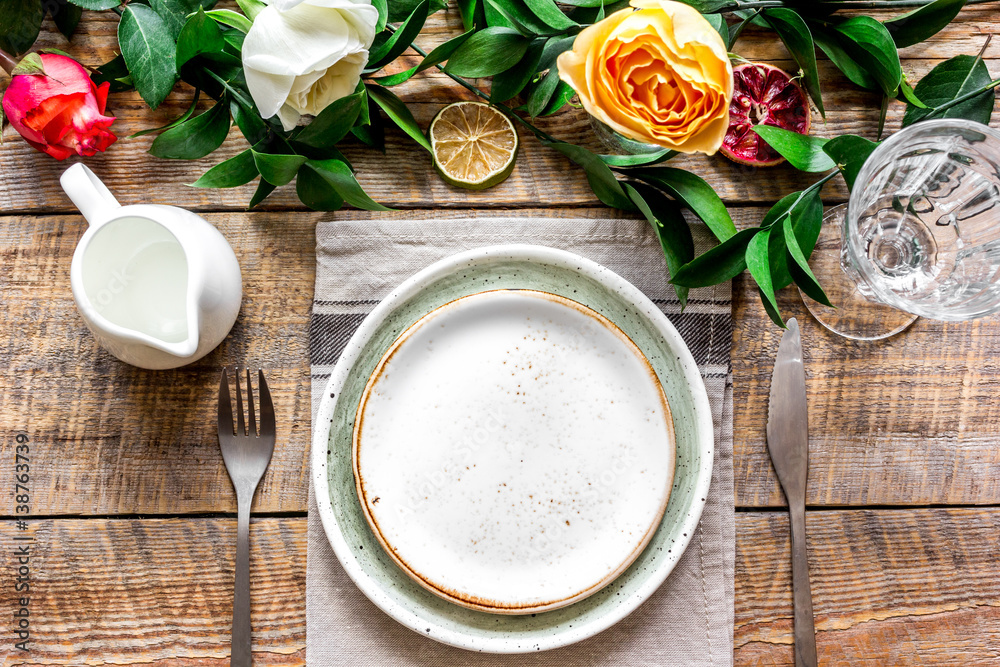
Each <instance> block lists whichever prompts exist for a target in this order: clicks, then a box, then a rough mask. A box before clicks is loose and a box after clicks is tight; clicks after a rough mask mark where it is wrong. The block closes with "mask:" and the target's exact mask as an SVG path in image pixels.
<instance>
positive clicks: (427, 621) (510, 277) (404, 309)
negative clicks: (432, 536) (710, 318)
mask: <svg viewBox="0 0 1000 667" xmlns="http://www.w3.org/2000/svg"><path fill="white" fill-rule="evenodd" d="M496 289H531V290H538V291H542V292H548V293H551V294H556V295H559V296H563V297H565V298H568V299H572V300H574V301H577V302H579V303H582V304H583V305H585V306H588V307H589V308H592V309H593V310H595V311H597V312H598V313H600V314H601V315H603V316H604V317H606V318H608V319H609V320H611V322H613V323H614V324H615V325H617V326H618V327H619V328H620V329H621V330H622V331H624V332H625V333H626V334H627V335H628V336H629V338H631V340H632V341H633V342H634V343H635V344H636V345H637V346H638V347H639V349H640V350H641V351H642V352H643V354H644V355H645V357H646V358H647V359H648V360H649V362H650V364H651V365H652V366H653V368H654V369H655V371H656V374H657V377H658V378H659V380H660V383H661V384H662V386H663V389H664V392H665V394H666V396H667V399H668V401H669V403H670V408H671V412H672V414H673V420H674V430H675V433H676V448H677V451H676V457H677V458H676V471H675V477H674V485H673V489H672V491H671V495H670V500H669V503H668V506H667V509H666V512H665V513H664V517H663V520H662V521H661V523H660V526H659V528H658V529H657V530H656V532H655V534H654V535H653V537H652V539H651V541H650V543H649V545H648V546H647V547H646V549H645V550H644V551H643V552H642V554H641V555H640V556H639V557H638V558H637V559H636V560H635V562H634V563H632V565H631V566H630V567H629V568H628V569H627V570H626V571H625V572H624V573H622V574H621V575H620V576H619V577H618V578H617V579H615V580H614V581H613V582H611V583H610V584H609V585H607V586H606V587H605V588H603V589H602V590H601V591H599V592H598V593H596V594H594V595H592V596H590V597H587V598H585V599H583V600H581V601H579V602H577V603H574V604H572V605H570V606H567V607H563V608H561V609H557V610H554V611H548V612H542V613H537V614H534V615H526V616H512V615H500V614H490V613H485V612H481V611H474V610H470V609H467V608H464V607H460V606H458V605H456V604H453V603H450V602H447V601H445V600H443V599H441V598H439V597H437V596H435V595H433V594H432V593H430V592H428V591H427V590H425V589H423V588H422V587H420V586H419V585H417V584H416V583H415V582H414V581H413V580H412V579H411V578H410V577H409V576H408V575H407V574H406V573H405V572H404V571H403V570H401V569H400V568H399V567H398V566H397V565H396V564H395V563H394V562H393V560H392V559H391V558H390V557H389V556H388V555H387V554H386V553H385V551H384V550H383V549H382V547H381V545H380V544H379V542H378V540H377V538H376V537H375V535H374V534H373V533H372V532H371V530H370V528H369V526H368V523H367V521H366V518H365V515H364V513H363V510H362V507H361V505H360V503H359V502H358V498H357V493H356V490H355V480H354V476H353V470H352V458H351V457H352V431H353V423H354V418H355V414H356V411H357V407H358V401H359V400H360V397H361V394H362V392H363V390H364V388H365V385H366V383H367V381H368V378H369V376H370V375H371V373H372V371H373V370H374V369H375V366H376V365H377V364H378V362H379V360H380V359H381V358H382V356H383V354H384V353H385V351H386V350H387V349H388V348H389V347H390V346H391V345H392V344H393V342H394V341H395V340H396V338H397V337H398V336H399V335H400V334H401V333H402V332H403V331H404V330H406V329H407V328H408V327H409V326H410V325H412V324H413V323H414V322H416V321H417V320H419V319H420V318H421V317H423V316H424V315H426V314H427V313H429V312H431V311H433V310H435V309H436V308H438V307H439V306H441V305H443V304H445V303H448V302H450V301H453V300H454V299H457V298H460V297H463V296H467V295H470V294H476V293H479V292H483V291H487V290H496ZM713 446H714V443H713V429H712V417H711V412H710V409H709V403H708V397H707V395H706V393H705V388H704V384H703V382H702V379H701V376H700V375H699V373H698V369H697V366H696V365H695V362H694V359H693V357H692V356H691V353H690V352H689V351H688V349H687V347H686V345H685V344H684V342H683V340H682V339H681V337H680V335H679V334H678V333H677V331H676V330H675V329H674V327H673V326H672V325H671V324H670V322H669V321H668V320H667V318H666V317H665V316H664V315H663V314H662V313H661V312H660V311H659V309H658V308H657V307H656V306H655V305H654V304H653V303H652V302H651V301H649V299H647V298H646V297H645V296H644V295H643V294H642V293H641V292H639V290H638V289H636V288H635V287H634V286H633V285H631V284H630V283H628V282H627V281H625V280H624V279H622V278H621V277H620V276H618V275H617V274H615V273H613V272H612V271H610V270H608V269H606V268H604V267H602V266H600V265H598V264H595V263H594V262H591V261H590V260H587V259H584V258H582V257H579V256H577V255H574V254H572V253H568V252H564V251H560V250H554V249H551V248H544V247H540V246H524V245H509V246H494V247H489V248H480V249H477V250H471V251H468V252H465V253H461V254H458V255H455V256H452V257H449V258H447V259H444V260H442V261H440V262H437V263H436V264H433V265H432V266H430V267H428V268H427V269H425V270H423V271H421V272H420V273H418V274H417V275H415V276H413V277H412V278H410V279H409V280H407V281H406V282H405V283H403V284H402V285H401V286H400V287H399V288H397V289H396V290H394V291H393V292H392V294H390V295H389V296H388V297H387V298H386V299H385V300H384V301H383V302H382V303H380V304H379V305H378V306H377V307H376V308H375V309H374V310H373V311H372V313H371V314H370V315H369V316H368V318H367V319H366V320H365V321H364V323H363V324H362V325H361V327H360V328H359V329H358V331H357V332H356V333H355V335H354V336H353V338H352V339H351V341H350V342H349V343H348V345H347V347H346V348H345V350H344V352H343V354H342V355H341V357H340V360H339V361H338V363H337V366H336V368H335V370H334V373H333V376H332V377H331V379H330V382H329V384H328V386H327V389H326V391H325V392H324V396H323V400H322V403H321V406H320V409H319V412H318V414H317V418H316V423H315V428H314V439H313V453H312V467H313V483H314V484H315V489H316V498H317V502H318V505H319V511H320V517H321V519H322V522H323V527H324V529H325V531H326V534H327V537H328V539H329V540H330V543H331V545H332V547H333V550H334V552H335V553H336V554H337V557H338V559H339V560H340V562H341V564H342V565H343V567H344V568H345V570H346V571H347V573H348V575H349V576H350V577H351V578H352V579H353V580H354V582H355V583H356V584H357V586H358V587H359V588H360V589H361V590H362V592H363V593H364V594H365V595H366V596H368V597H369V598H370V599H371V600H372V601H373V602H374V603H375V604H376V605H377V606H379V607H380V608H381V609H382V610H383V611H385V612H386V613H387V614H389V615H390V616H392V617H393V618H395V619H396V620H397V621H399V622H400V623H402V624H403V625H405V626H407V627H409V628H410V629H412V630H414V631H416V632H419V633H420V634H423V635H425V636H429V637H431V638H432V639H436V640H438V641H441V642H444V643H447V644H452V645H455V646H459V647H462V648H466V649H470V650H476V651H485V652H496V653H519V652H529V651H538V650H545V649H551V648H556V647H559V646H565V645H567V644H571V643H573V642H576V641H580V640H582V639H585V638H587V637H590V636H592V635H594V634H596V633H598V632H600V631H601V630H604V629H606V628H608V627H610V626H611V625H612V624H614V623H615V622H617V621H619V620H621V619H622V618H624V617H625V616H626V615H627V614H628V613H630V612H631V611H633V610H634V609H636V608H637V607H638V606H639V605H640V604H641V603H642V602H643V601H644V600H645V599H646V598H648V597H649V596H650V595H651V594H652V593H653V592H654V591H655V590H656V589H657V588H658V587H659V586H660V584H662V583H663V581H664V580H665V579H666V577H667V575H668V574H669V573H670V571H671V570H672V569H673V567H674V566H675V565H676V563H677V561H678V560H679V559H680V557H681V554H682V553H683V551H684V548H685V547H686V546H687V544H688V542H689V540H690V538H691V536H692V535H693V534H694V530H695V527H696V526H697V523H698V520H699V518H700V516H701V511H702V508H703V507H704V504H705V501H704V499H705V497H706V495H707V492H708V486H709V482H710V478H711V470H712V448H713Z"/></svg>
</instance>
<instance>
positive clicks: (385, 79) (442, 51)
mask: <svg viewBox="0 0 1000 667" xmlns="http://www.w3.org/2000/svg"><path fill="white" fill-rule="evenodd" d="M470 35H472V31H471V30H470V31H469V32H464V33H462V34H461V35H459V36H458V37H452V38H451V39H449V40H448V41H447V42H445V43H444V44H441V45H439V46H437V47H435V48H434V50H432V51H431V52H430V53H428V54H427V56H426V57H425V58H424V59H423V60H421V61H420V64H419V65H417V66H416V67H411V68H410V69H408V70H405V71H403V72H398V73H396V74H390V75H388V76H377V77H373V78H372V81H375V82H377V83H379V84H381V85H383V86H397V85H399V84H401V83H403V82H405V81H409V80H410V78H411V77H412V76H413V75H414V74H418V73H420V72H423V71H424V70H425V69H428V68H431V67H434V66H435V65H437V64H439V63H443V62H444V61H445V60H448V58H450V57H451V54H452V53H454V52H455V50H456V49H458V47H460V46H461V45H462V44H463V43H464V42H465V40H467V39H468V38H469V36H470Z"/></svg>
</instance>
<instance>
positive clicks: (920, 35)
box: [885, 0, 965, 49]
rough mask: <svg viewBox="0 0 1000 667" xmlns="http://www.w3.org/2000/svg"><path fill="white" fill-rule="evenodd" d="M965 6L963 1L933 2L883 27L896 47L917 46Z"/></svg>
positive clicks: (935, 32) (946, 0)
mask: <svg viewBox="0 0 1000 667" xmlns="http://www.w3.org/2000/svg"><path fill="white" fill-rule="evenodd" d="M964 6H965V0H934V2H931V3H930V4H926V5H924V6H923V7H919V8H917V9H914V10H913V11H911V12H907V13H906V14H900V15H899V16H897V17H895V18H892V19H889V20H888V21H886V22H885V27H886V29H888V31H889V34H890V35H892V39H893V41H894V42H895V43H896V47H897V48H900V49H902V48H903V47H906V46H913V45H914V44H919V43H920V42H922V41H924V40H925V39H927V38H928V37H931V36H933V35H935V34H937V33H938V32H939V31H940V30H941V29H942V28H943V27H945V26H946V25H948V24H949V23H951V21H952V19H954V18H955V17H956V16H958V13H959V12H960V11H962V7H964Z"/></svg>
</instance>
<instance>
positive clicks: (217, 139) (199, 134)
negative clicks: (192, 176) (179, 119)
mask: <svg viewBox="0 0 1000 667" xmlns="http://www.w3.org/2000/svg"><path fill="white" fill-rule="evenodd" d="M228 135H229V104H227V103H226V100H225V99H222V100H220V101H218V102H216V103H215V106H213V107H212V108H211V109H209V110H208V111H206V112H205V113H203V114H200V115H198V116H195V117H194V118H191V119H190V120H186V121H184V122H183V123H180V124H179V125H177V126H175V127H172V128H170V129H168V130H165V131H164V132H163V134H161V135H160V136H158V137H156V139H154V140H153V145H152V146H150V147H149V152H150V153H152V154H153V155H155V156H156V157H159V158H169V159H173V160H197V159H198V158H202V157H205V156H206V155H208V154H209V153H211V152H212V151H214V150H215V149H216V148H218V147H219V146H221V145H222V142H224V141H225V140H226V137H227V136H228Z"/></svg>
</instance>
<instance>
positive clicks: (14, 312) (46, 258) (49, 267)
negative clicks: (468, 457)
mask: <svg viewBox="0 0 1000 667" xmlns="http://www.w3.org/2000/svg"><path fill="white" fill-rule="evenodd" d="M762 213H763V211H762V209H758V208H738V209H734V215H735V217H736V222H737V224H738V225H739V226H741V227H742V226H747V225H749V224H751V223H752V221H753V220H756V219H757V218H758V217H759V216H760V215H762ZM525 214H526V215H552V214H553V212H552V211H546V210H527V211H525ZM558 214H559V215H563V216H569V215H586V216H591V217H594V216H608V215H613V212H611V211H608V210H601V209H577V210H573V209H569V210H567V209H563V210H561V211H559V212H558ZM325 215H326V214H320V213H305V212H302V213H294V214H288V213H280V212H273V213H272V212H262V213H213V214H206V217H207V219H208V220H210V221H211V222H212V223H213V224H215V225H216V226H217V227H218V228H219V229H220V230H221V231H222V233H223V234H225V236H226V237H227V238H228V239H229V241H230V243H232V245H233V248H234V249H235V251H236V254H237V257H238V258H239V260H240V264H241V265H242V267H243V275H244V283H245V284H244V302H243V310H242V312H241V314H240V317H239V319H238V320H237V325H236V328H235V329H234V331H233V333H232V334H231V335H230V336H229V337H228V338H227V339H226V341H225V342H224V343H223V344H222V345H221V346H220V347H219V348H218V349H217V350H215V351H214V352H212V353H211V354H210V355H209V356H207V357H205V358H204V359H203V360H201V361H199V362H197V363H195V364H192V365H190V366H185V367H183V368H181V369H177V370H173V371H145V370H142V369H137V368H133V367H131V366H128V365H126V364H123V363H120V362H118V361H117V360H116V359H114V358H113V357H112V356H110V355H109V354H108V353H107V352H105V351H103V350H101V349H100V348H99V347H98V346H97V344H96V342H95V341H94V339H93V337H92V336H91V335H90V334H89V332H88V331H87V329H86V327H85V326H84V324H83V321H82V320H81V319H80V317H79V315H78V314H77V312H76V308H75V305H74V303H73V299H72V294H71V292H70V290H69V281H68V271H69V265H70V260H71V257H72V253H73V249H74V248H75V245H76V241H77V239H78V238H79V236H80V235H81V234H82V233H83V230H84V223H83V221H82V219H81V218H80V216H78V215H77V216H61V215H60V216H55V215H53V216H45V217H43V218H38V217H32V216H17V217H7V218H0V247H2V248H3V251H2V254H0V293H2V294H4V296H5V298H4V299H3V301H2V302H0V317H2V318H3V319H4V320H5V321H7V322H19V323H20V324H19V326H18V327H17V328H16V330H15V331H14V332H13V335H12V337H11V339H10V340H9V343H8V345H7V346H6V347H4V348H2V349H0V359H2V360H3V362H4V364H3V366H2V370H0V378H2V383H0V413H2V414H4V415H5V423H6V424H7V425H8V427H9V428H10V429H14V430H17V431H22V432H25V433H26V434H27V435H28V436H29V437H30V439H31V441H32V442H34V443H37V444H36V445H35V446H36V447H39V448H42V453H41V455H40V460H41V461H42V464H41V465H42V467H41V468H36V469H35V470H34V493H33V495H34V507H33V509H32V511H33V512H34V513H36V514H40V515H67V514H68V515H88V514H99V515H110V514H179V513H198V512H211V511H219V510H226V511H229V510H232V509H233V508H234V507H235V505H234V502H235V501H234V499H233V496H232V489H231V487H230V484H229V480H228V477H227V475H226V471H225V468H224V466H223V464H222V458H221V456H220V454H219V450H218V443H217V440H216V436H215V428H216V427H215V421H214V420H215V406H216V395H217V391H218V374H219V372H220V370H221V368H222V367H223V366H224V365H229V366H231V365H232V364H236V363H239V364H243V363H250V364H251V365H260V366H263V367H264V368H266V369H267V372H268V381H269V384H270V386H271V389H272V393H273V395H274V399H275V406H276V410H277V415H278V429H279V431H278V435H279V437H278V445H277V448H276V450H275V455H274V459H273V460H272V462H271V465H270V466H269V468H268V471H267V474H266V475H265V477H264V480H263V482H262V484H261V487H260V489H259V490H258V492H257V496H256V500H255V509H256V510H257V511H259V512H289V511H294V512H304V511H305V510H306V490H307V488H308V477H307V470H308V448H309V442H310V428H309V419H310V414H309V413H310V397H309V392H310V389H309V356H308V340H307V335H308V322H309V311H310V306H311V301H312V289H313V282H314V270H315V268H314V264H315V262H314V257H313V252H314V235H313V230H314V227H315V223H316V222H317V221H318V220H321V219H323V218H324V217H325ZM368 215H370V214H367V213H362V212H346V211H345V212H343V213H342V214H340V217H341V219H353V218H358V217H365V216H368ZM387 215H389V216H390V217H394V218H399V219H403V218H413V217H440V216H441V215H445V216H452V217H457V216H467V215H479V216H483V217H490V216H496V215H503V212H497V211H479V212H473V213H470V212H468V211H461V210H454V211H452V210H448V211H447V212H445V213H443V214H442V212H441V211H407V212H396V213H391V214H387ZM751 288H752V284H751V283H750V282H749V281H748V280H744V279H740V280H737V281H736V282H735V285H734V301H735V305H734V309H735V312H734V315H735V318H736V322H737V326H736V327H735V333H734V347H733V352H732V360H733V373H734V377H735V378H736V381H735V389H734V391H735V414H734V432H735V434H736V443H735V465H736V498H737V504H738V505H740V506H747V507H759V506H774V505H780V504H782V503H783V498H782V496H781V491H780V488H779V487H778V484H777V480H776V478H775V477H774V473H773V471H772V470H771V464H770V460H769V458H768V455H767V448H766V444H765V440H764V433H765V428H764V426H765V422H766V419H767V396H768V390H769V387H770V382H771V366H772V364H773V359H774V355H775V353H776V350H777V345H778V341H779V339H780V332H779V331H778V330H777V329H776V328H775V327H774V326H773V325H772V324H771V323H770V321H769V320H768V319H767V316H766V315H765V314H764V312H763V309H762V308H761V306H760V303H759V300H758V298H757V296H756V292H755V289H751ZM782 307H783V310H784V311H785V314H786V316H793V315H797V316H798V318H799V320H800V322H802V326H803V340H804V342H805V349H806V368H807V386H808V388H809V406H810V431H811V434H812V440H811V459H810V485H809V496H808V502H809V504H811V505H922V504H994V503H1000V448H998V447H996V443H997V436H996V424H997V423H1000V404H998V402H997V401H996V400H995V398H994V397H995V396H996V395H997V391H998V389H1000V327H997V319H996V318H989V319H986V320H982V321H979V322H972V323H965V324H961V323H959V324H945V323H941V322H931V321H928V320H920V321H919V322H918V323H917V324H916V325H915V326H914V327H913V328H912V329H911V330H910V331H908V332H907V333H906V335H904V336H899V337H897V338H895V339H892V340H890V341H889V342H886V343H881V344H857V343H851V342H848V341H844V340H842V339H840V338H838V337H836V336H833V335H830V334H826V333H825V332H824V330H823V329H822V328H821V327H819V326H817V325H816V324H815V323H814V322H813V321H812V320H811V318H810V317H809V315H808V313H806V312H805V309H804V306H803V304H802V302H801V299H800V297H799V296H798V293H797V292H795V291H793V290H791V289H790V290H786V291H785V293H783V294H782ZM13 447H14V441H13V439H11V438H10V437H8V438H6V439H5V440H4V441H3V442H2V443H0V451H3V453H4V454H5V455H8V454H10V453H11V452H12V451H13ZM67 461H68V462H71V464H70V465H67V464H66V462H67ZM0 503H2V504H0V507H3V508H4V510H2V511H3V514H6V515H8V516H9V515H12V514H13V505H14V499H13V498H12V497H10V496H7V497H3V498H2V499H0Z"/></svg>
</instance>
